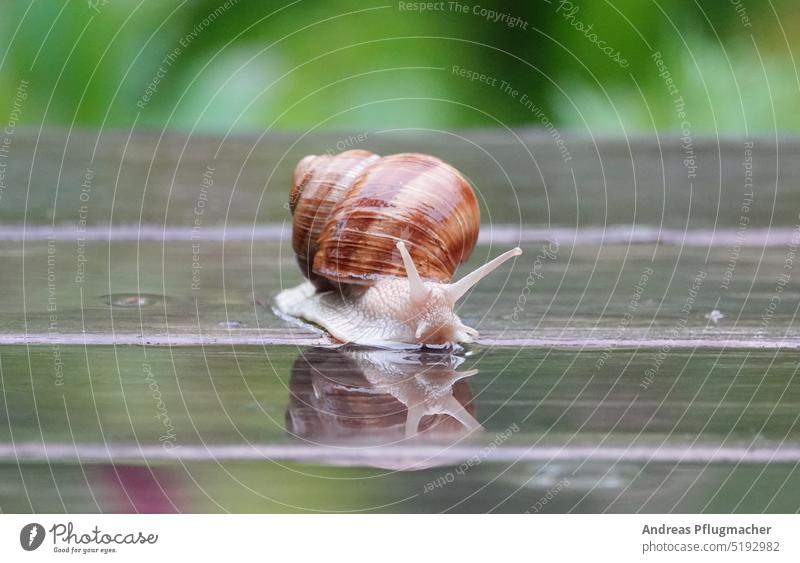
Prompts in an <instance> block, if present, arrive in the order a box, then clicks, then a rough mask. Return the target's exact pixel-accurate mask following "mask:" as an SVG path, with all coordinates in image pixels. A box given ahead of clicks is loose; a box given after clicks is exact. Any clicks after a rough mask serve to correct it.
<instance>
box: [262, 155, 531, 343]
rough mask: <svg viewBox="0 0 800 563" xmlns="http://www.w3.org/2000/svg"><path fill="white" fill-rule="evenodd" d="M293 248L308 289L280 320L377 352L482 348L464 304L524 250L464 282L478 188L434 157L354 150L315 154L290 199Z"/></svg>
mask: <svg viewBox="0 0 800 563" xmlns="http://www.w3.org/2000/svg"><path fill="white" fill-rule="evenodd" d="M289 209H290V210H291V212H292V221H293V222H292V249H293V251H294V254H295V257H296V259H297V263H298V265H299V266H300V270H301V271H302V273H303V275H304V276H305V277H306V279H307V281H306V282H305V283H303V284H301V285H299V286H298V287H295V288H292V289H286V290H284V291H282V292H281V293H280V294H278V296H277V297H276V306H277V310H278V311H279V312H280V313H283V314H285V315H289V316H291V317H296V318H300V319H303V320H305V321H308V322H311V323H314V324H316V325H319V326H321V327H322V328H324V329H325V330H326V331H327V332H328V333H330V335H331V336H333V337H334V338H335V339H336V340H339V341H341V342H345V343H354V344H360V345H367V346H380V347H387V346H388V347H392V346H394V345H409V344H410V345H436V346H441V345H448V344H451V343H459V342H472V341H473V339H474V337H476V336H478V332H477V331H476V330H475V329H473V328H470V327H468V326H466V325H465V324H464V323H463V322H461V319H459V317H458V315H456V314H455V312H454V310H453V309H454V307H455V304H456V302H457V301H458V300H459V299H460V298H461V297H463V296H464V295H465V294H466V293H467V292H468V291H469V290H470V289H471V288H472V287H473V286H474V285H475V284H476V283H478V282H479V281H480V280H481V279H482V278H483V277H485V276H486V275H488V274H490V273H491V272H492V271H494V270H495V269H496V268H498V267H499V266H500V265H501V264H503V263H504V262H505V261H507V260H509V259H510V258H512V257H514V256H519V255H520V254H522V250H521V249H520V248H519V247H517V248H514V249H512V250H509V251H508V252H505V253H504V254H501V255H500V256H498V257H497V258H495V259H493V260H491V261H490V262H488V263H487V264H484V265H483V266H481V267H479V268H478V269H477V270H475V271H473V272H472V273H470V274H468V275H466V276H464V277H463V278H461V279H460V280H458V281H456V282H452V278H453V275H454V273H455V270H456V268H457V267H458V265H459V264H461V263H462V262H464V261H466V260H467V259H468V258H469V255H470V253H471V252H472V249H473V248H474V247H475V244H476V242H477V239H478V230H479V229H480V215H479V210H478V202H477V199H476V198H475V194H474V192H473V191H472V187H471V186H470V184H469V182H468V181H467V180H466V179H465V178H464V177H463V176H462V175H461V174H460V173H459V172H458V171H457V170H456V169H455V168H453V167H452V166H450V165H449V164H446V163H445V162H443V161H441V160H439V159H438V158H435V157H433V156H429V155H423V154H416V153H402V154H394V155H390V156H384V157H380V156H378V155H376V154H373V153H371V152H369V151H364V150H351V151H346V152H343V153H340V154H338V155H320V156H316V155H310V156H306V157H305V158H303V159H302V160H301V161H300V162H299V163H298V165H297V167H296V168H295V170H294V174H293V176H292V187H291V191H290V195H289Z"/></svg>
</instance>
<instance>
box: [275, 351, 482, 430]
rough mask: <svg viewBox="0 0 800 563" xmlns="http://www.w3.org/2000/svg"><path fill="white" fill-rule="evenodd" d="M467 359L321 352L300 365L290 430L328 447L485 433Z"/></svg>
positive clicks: (425, 353) (416, 353)
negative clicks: (477, 412)
mask: <svg viewBox="0 0 800 563" xmlns="http://www.w3.org/2000/svg"><path fill="white" fill-rule="evenodd" d="M463 361H464V359H463V358H461V357H459V356H456V355H454V354H452V353H450V352H445V351H435V352H431V351H413V352H412V351H396V350H356V349H352V350H348V349H342V348H339V349H323V348H314V349H310V350H307V351H305V352H303V353H302V354H301V355H300V356H299V357H298V358H297V360H295V363H294V367H293V368H292V376H291V382H290V389H289V391H290V395H289V406H288V409H287V412H286V428H287V430H288V432H290V433H291V434H293V435H295V436H298V437H301V438H305V439H309V440H313V441H315V442H322V443H335V442H353V441H358V442H361V441H366V442H370V443H380V444H388V443H390V442H394V441H398V440H402V439H407V438H418V437H439V438H441V437H443V436H449V437H452V436H464V435H467V434H469V433H470V432H473V431H476V430H480V429H481V426H480V423H479V422H478V421H477V420H476V418H475V404H474V402H473V401H472V391H471V390H470V387H469V383H468V382H467V378H469V377H470V376H472V375H475V374H476V373H478V370H475V369H473V370H467V371H461V372H459V371H456V368H457V367H458V365H459V364H461V363H462V362H463Z"/></svg>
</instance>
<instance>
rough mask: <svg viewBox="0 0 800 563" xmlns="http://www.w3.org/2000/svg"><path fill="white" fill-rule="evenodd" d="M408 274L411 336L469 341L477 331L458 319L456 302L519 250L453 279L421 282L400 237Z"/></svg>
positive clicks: (438, 341) (427, 341)
mask: <svg viewBox="0 0 800 563" xmlns="http://www.w3.org/2000/svg"><path fill="white" fill-rule="evenodd" d="M397 250H399V251H400V256H401V257H402V259H403V265H404V267H405V270H406V275H407V278H408V293H409V308H410V310H409V311H408V313H409V319H411V320H410V322H414V323H416V330H415V339H416V341H417V342H419V343H420V344H436V345H441V344H446V343H448V342H471V341H472V339H473V337H475V336H478V331H477V330H475V329H474V328H471V327H468V326H467V325H465V324H464V323H462V322H461V319H459V318H458V315H456V314H455V312H454V310H453V309H454V307H455V304H456V302H457V301H458V300H459V299H461V298H462V297H463V296H464V295H466V293H467V292H468V291H469V290H470V289H472V287H474V286H475V285H476V284H477V283H478V282H479V281H480V280H482V279H483V278H484V277H486V276H487V275H489V274H490V273H492V272H493V271H494V270H496V269H497V268H499V267H500V266H501V265H502V264H503V263H504V262H506V261H507V260H509V259H511V258H513V257H514V256H519V255H520V254H522V249H521V248H519V247H516V248H513V249H511V250H509V251H508V252H504V253H503V254H501V255H500V256H498V257H497V258H495V259H494V260H490V261H489V262H487V263H486V264H484V265H483V266H481V267H480V268H478V269H476V270H474V271H473V272H471V273H469V274H467V275H466V276H464V277H463V278H461V279H460V280H458V281H457V282H454V283H439V282H423V281H422V278H421V277H420V275H419V272H417V268H416V266H415V265H414V261H413V260H412V259H411V254H409V252H408V249H407V248H406V245H405V243H404V242H403V241H399V242H398V243H397Z"/></svg>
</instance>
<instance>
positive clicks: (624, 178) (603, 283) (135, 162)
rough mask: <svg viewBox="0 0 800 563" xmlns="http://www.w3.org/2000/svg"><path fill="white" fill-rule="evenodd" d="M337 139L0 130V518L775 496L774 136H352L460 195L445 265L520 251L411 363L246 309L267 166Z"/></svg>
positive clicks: (788, 466) (785, 489) (622, 503)
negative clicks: (468, 335) (461, 343)
mask: <svg viewBox="0 0 800 563" xmlns="http://www.w3.org/2000/svg"><path fill="white" fill-rule="evenodd" d="M357 134H358V132H354V133H345V134H335V133H325V134H311V135H306V136H301V135H299V134H297V135H295V134H287V133H282V134H273V133H268V134H265V135H264V136H263V137H259V136H258V135H256V134H253V135H249V136H248V135H243V136H236V137H228V138H225V139H223V138H222V137H211V136H204V135H192V136H191V137H189V136H186V135H183V134H178V133H168V134H165V135H164V136H159V135H158V134H157V133H147V134H145V133H135V134H133V135H131V136H130V137H129V135H128V133H127V132H102V133H99V132H97V131H72V132H69V131H67V130H47V131H45V132H43V133H42V135H41V136H39V135H38V132H37V131H30V130H28V131H26V130H18V131H17V132H16V136H15V137H14V141H13V145H12V147H11V152H10V155H9V158H8V159H7V165H6V169H5V175H4V176H3V184H2V191H1V192H0V223H1V224H0V263H1V264H2V268H0V385H1V386H2V396H3V399H4V400H3V401H2V402H0V509H2V510H3V511H8V512H13V511H38V512H59V511H135V510H138V511H159V512H160V511H371V510H372V511H403V512H414V511H425V512H433V511H479V512H483V511H508V512H520V511H526V510H527V511H532V512H536V511H542V512H544V511H553V512H566V511H576V512H584V511H588V512H600V511H617V512H635V511H644V512H653V511H680V512H696V511H711V512H727V511H743V512H744V511H755V512H759V511H783V512H787V511H789V512H795V511H797V510H798V508H800V496H798V493H797V491H798V490H800V487H798V484H799V483H798V474H797V471H796V468H797V465H798V463H800V445H799V444H798V438H800V432H798V427H797V423H798V418H800V415H798V413H800V395H798V386H797V369H798V367H800V364H799V363H798V356H797V354H798V350H797V348H798V346H800V331H798V325H797V321H796V315H797V313H798V307H799V306H800V275H798V274H797V273H796V263H797V260H798V259H797V256H796V252H797V246H798V242H800V227H798V223H800V219H799V218H798V214H799V213H800V190H798V189H797V185H798V184H799V183H800V164H798V162H800V159H798V156H800V155H798V152H800V142H798V141H797V140H795V139H781V140H779V141H776V140H774V139H754V140H753V141H752V148H751V149H750V148H748V147H750V145H749V144H746V143H747V141H746V140H745V139H726V140H722V141H718V140H716V139H696V140H695V146H694V147H693V148H694V151H695V156H696V162H697V164H698V168H697V170H696V171H694V172H692V173H691V174H690V171H689V170H688V169H687V167H686V165H685V163H684V158H685V156H686V155H685V154H684V149H682V148H681V146H680V142H679V141H678V140H677V139H676V138H675V137H663V138H655V137H640V138H636V139H631V140H629V141H626V140H624V139H594V140H593V139H585V138H575V139H572V138H569V137H566V140H567V146H568V147H569V156H570V157H571V158H569V159H566V160H565V158H564V156H563V155H562V154H560V153H559V151H558V150H557V149H556V147H555V146H554V145H553V142H552V139H550V138H549V137H548V136H547V135H545V134H543V133H540V132H535V131H516V132H505V133H503V132H497V131H491V132H490V131H474V132H467V133H465V134H464V135H459V136H454V135H445V134H444V133H431V132H415V133H412V132H393V131H386V132H375V133H369V134H368V135H367V136H366V137H365V139H364V140H363V141H362V142H361V143H360V144H358V145H357V146H359V147H362V148H370V149H372V150H375V151H376V152H381V153H392V152H400V151H407V150H417V151H424V152H431V153H433V154H436V155H437V156H440V157H442V158H444V159H445V160H448V161H449V162H451V163H452V164H454V165H455V166H457V167H458V168H460V169H462V170H463V171H464V172H465V173H466V174H467V175H468V176H469V177H470V179H471V180H472V182H473V183H474V184H475V186H476V189H477V190H478V193H479V196H480V197H479V199H480V201H481V209H482V217H483V228H482V235H481V243H480V244H479V246H478V247H477V248H476V250H475V252H474V253H473V256H472V259H471V260H470V263H469V264H466V265H465V266H464V267H463V268H462V270H463V271H464V272H466V271H468V270H469V269H470V268H472V267H474V266H476V265H478V264H480V263H482V262H484V261H485V260H486V259H487V258H489V257H493V256H495V255H497V254H499V253H500V252H501V251H503V250H505V249H507V248H509V247H511V246H514V245H516V244H520V246H522V248H523V250H524V251H525V254H524V255H523V256H521V257H520V258H518V259H517V260H516V261H515V262H513V264H511V265H510V266H509V267H507V268H503V269H501V271H499V272H497V273H496V274H494V275H493V276H492V277H490V278H488V279H486V280H485V281H484V282H483V283H481V284H480V285H479V286H478V287H477V289H476V290H475V291H473V292H472V293H471V294H470V295H469V297H468V298H467V299H465V300H464V301H463V303H461V305H460V307H459V314H460V315H461V316H462V318H463V320H464V321H465V322H467V324H470V325H472V326H475V327H477V328H478V329H479V330H480V332H481V338H480V340H479V342H478V343H477V344H475V345H472V346H469V347H467V348H466V349H465V350H461V351H458V352H457V353H455V354H441V355H436V354H421V355H420V354H417V353H410V352H407V353H399V352H395V353H388V352H386V353H378V352H365V351H357V350H356V351H352V350H351V351H347V350H345V351H341V350H340V351H333V350H326V349H322V348H319V345H324V344H326V340H325V339H324V336H323V335H321V334H320V332H319V331H317V330H315V329H314V328H313V327H308V326H304V325H300V324H297V323H292V322H289V321H287V320H286V319H282V318H280V317H278V316H276V315H275V314H274V312H273V311H272V308H271V304H272V299H273V298H274V296H275V294H276V293H277V292H278V291H279V290H280V289H281V288H284V287H288V286H292V285H295V284H297V283H299V282H300V281H301V277H300V274H299V271H298V269H297V267H296V265H295V263H294V259H293V257H292V256H291V245H290V243H289V238H288V235H289V223H288V219H289V215H288V211H287V210H286V209H285V207H284V202H285V198H286V192H287V189H288V186H287V181H288V177H289V174H290V170H291V168H292V166H293V165H294V163H295V162H296V161H297V160H298V159H299V158H300V157H301V156H303V155H305V154H308V153H319V152H325V151H326V150H328V149H335V147H336V146H337V143H341V142H344V141H343V139H348V138H353V137H354V136H356V135H357ZM747 150H752V153H747V152H746V151H747ZM749 158H752V168H750V166H749V164H750V161H749V160H747V159H749ZM746 165H747V166H746ZM749 171H752V185H751V184H750V179H751V176H749ZM204 175H205V178H206V183H205V184H204V180H203V178H204ZM692 176H693V177H692ZM209 179H210V181H209ZM743 217H744V218H745V219H743ZM198 265H199V266H200V267H199V268H198V267H197V266H198ZM474 370H477V371H474ZM3 420H5V421H7V423H6V424H3V423H2V421H3ZM409 420H412V421H417V422H418V423H419V424H417V425H414V424H413V423H409V422H408V421H409ZM410 426H414V428H413V431H411V430H409V428H410ZM548 494H549V496H550V500H549V501H548V502H547V503H545V504H542V503H541V499H542V498H544V497H545V496H546V495H548Z"/></svg>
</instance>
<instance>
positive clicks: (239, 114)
mask: <svg viewBox="0 0 800 563" xmlns="http://www.w3.org/2000/svg"><path fill="white" fill-rule="evenodd" d="M1 6H2V7H0V11H2V14H1V15H0V49H1V51H0V52H1V53H2V55H1V57H2V58H0V72H1V73H2V74H0V121H2V122H3V123H6V121H7V119H6V117H7V116H11V118H13V119H14V120H17V119H18V121H19V123H24V124H27V125H32V126H36V127H38V126H40V125H41V124H45V125H49V126H65V127H69V126H77V127H93V128H96V127H101V126H102V127H112V128H124V129H128V128H130V127H132V126H134V125H135V126H136V127H137V128H157V129H161V128H165V127H166V128H177V129H184V130H191V129H197V130H200V131H228V130H234V131H255V130H264V129H266V128H271V129H302V130H308V129H315V128H324V129H383V128H407V127H408V128H427V127H430V128H459V127H498V126H509V127H519V126H526V125H530V126H539V127H541V126H543V125H544V126H546V125H547V124H548V123H550V122H552V123H553V124H555V125H556V126H557V127H559V128H564V129H568V130H578V131H581V132H587V131H591V132H592V133H593V134H596V133H612V134H621V133H632V132H642V131H652V130H654V129H658V130H680V129H681V125H682V121H683V119H681V118H679V117H678V116H677V115H676V111H675V107H674V102H675V100H676V99H677V97H679V96H680V97H682V98H683V99H684V101H685V109H686V112H687V115H686V120H688V122H689V125H690V126H691V128H692V130H693V131H694V132H707V133H711V134H713V133H715V132H721V133H736V134H744V133H754V132H755V133H765V132H766V133H768V132H772V131H794V130H797V129H798V128H799V127H800V117H799V116H798V112H796V111H794V110H795V109H796V108H797V107H798V101H799V99H800V79H799V78H798V72H797V68H796V65H795V60H794V56H793V52H794V50H796V49H797V48H798V43H800V38H798V36H797V34H796V33H795V32H794V30H796V29H797V28H798V24H800V3H799V2H797V1H792V0H785V1H780V0H764V1H761V0H759V1H755V0H697V1H694V2H691V1H687V0H659V1H657V2H656V1H654V0H596V1H591V2H590V1H587V0H582V1H578V0H575V1H574V2H566V1H565V0H532V1H523V0H516V1H509V2H489V1H486V0H482V1H481V2H459V3H455V2H440V3H437V4H433V5H431V6H429V7H430V9H429V10H421V9H420V8H419V7H417V6H416V5H414V4H413V3H410V2H397V1H394V2H388V1H381V0H378V1H377V2H372V1H367V2H355V1H351V2H348V1H343V0H325V1H323V0H300V1H296V2H293V3H284V2H269V1H261V0H239V1H238V2H237V1H234V0H229V1H228V3H227V4H226V3H224V0H197V1H184V2H175V1H163V0H158V1H156V0H148V1H141V2H139V1H136V0H89V1H88V2H87V1H86V0H75V1H67V2H64V1H60V0H40V1H36V2H26V1H10V0H6V1H5V2H3V3H2V5H1ZM490 11H494V12H496V13H497V14H498V15H495V14H493V13H491V12H490ZM495 19H496V21H494V20H495ZM602 48H605V49H606V51H608V53H606V52H604V51H603V50H602ZM656 51H660V52H661V53H662V57H663V58H662V60H663V62H664V63H665V65H666V67H664V68H666V69H667V70H668V71H669V73H670V77H671V79H672V80H673V81H674V84H675V87H676V88H677V91H673V92H670V91H669V90H668V87H667V84H666V83H665V76H659V74H660V73H662V72H663V70H664V68H659V67H658V66H657V65H656V63H655V62H654V60H653V58H652V54H653V53H654V52H656ZM617 52H618V53H619V54H616V53H617ZM609 53H610V54H609ZM615 58H616V59H617V60H614V59H615ZM619 61H625V63H626V64H620V62H619ZM454 65H457V66H458V67H460V68H464V69H468V70H470V71H475V72H477V73H483V74H485V75H486V79H485V81H470V80H469V79H467V78H465V77H462V76H458V75H456V74H455V73H454V72H453V66H454ZM22 81H27V83H25V82H22ZM501 81H505V82H506V83H507V84H508V85H509V87H510V88H512V89H513V90H516V91H517V94H516V95H513V94H512V93H510V91H509V90H508V89H504V88H503V87H502V82H501ZM20 84H22V85H23V88H22V90H23V91H21V92H20V90H19V87H20ZM676 92H677V93H676ZM21 98H25V100H24V103H20V100H21ZM15 100H16V104H17V108H16V111H15V107H14V104H15ZM525 100H530V102H529V103H525ZM531 104H535V105H533V106H532V105H531Z"/></svg>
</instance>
